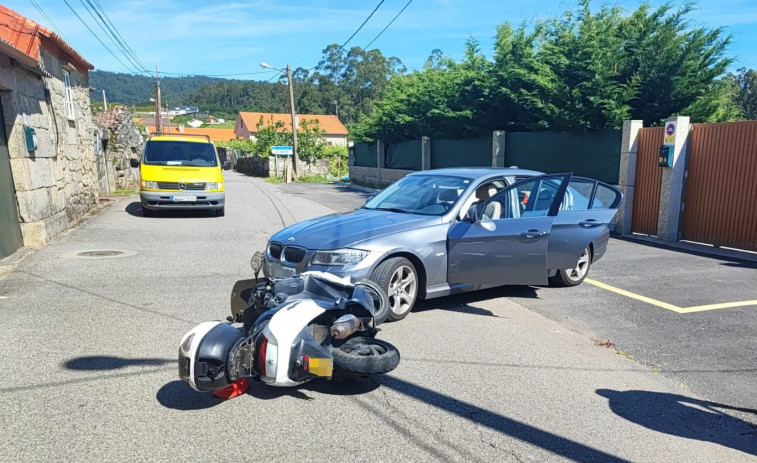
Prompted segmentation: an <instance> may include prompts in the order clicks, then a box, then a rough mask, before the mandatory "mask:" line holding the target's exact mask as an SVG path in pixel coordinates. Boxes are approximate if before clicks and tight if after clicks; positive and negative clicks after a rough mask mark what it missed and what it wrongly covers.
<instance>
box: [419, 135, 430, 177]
mask: <svg viewBox="0 0 757 463" xmlns="http://www.w3.org/2000/svg"><path fill="white" fill-rule="evenodd" d="M429 169H431V139H430V138H428V137H421V170H429Z"/></svg>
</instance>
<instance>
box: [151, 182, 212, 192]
mask: <svg viewBox="0 0 757 463" xmlns="http://www.w3.org/2000/svg"><path fill="white" fill-rule="evenodd" d="M158 189H160V190H186V191H204V190H205V183H183V182H158Z"/></svg>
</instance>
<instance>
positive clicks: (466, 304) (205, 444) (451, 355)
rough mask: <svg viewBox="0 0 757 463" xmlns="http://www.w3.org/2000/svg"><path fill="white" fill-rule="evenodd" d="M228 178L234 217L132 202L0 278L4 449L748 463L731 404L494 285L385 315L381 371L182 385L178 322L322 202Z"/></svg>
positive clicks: (49, 454)
mask: <svg viewBox="0 0 757 463" xmlns="http://www.w3.org/2000/svg"><path fill="white" fill-rule="evenodd" d="M226 183H227V188H228V190H227V206H226V207H227V214H226V217H222V218H212V217H207V216H204V214H199V213H192V214H184V213H172V214H168V215H166V216H163V217H158V218H153V219H147V218H144V217H142V216H141V214H140V210H139V205H138V202H137V199H136V198H128V199H125V200H123V201H121V202H118V203H116V204H113V205H111V206H110V207H109V208H108V209H106V210H105V211H103V212H102V213H100V214H99V215H97V216H96V217H94V218H92V219H91V220H90V221H89V222H87V223H86V224H84V225H83V226H82V227H80V228H78V229H76V230H73V231H71V232H70V233H68V234H67V235H65V236H63V237H61V238H59V239H56V240H55V241H54V242H53V243H51V244H50V245H48V246H46V247H45V248H43V249H40V250H37V251H36V252H34V253H32V254H31V255H29V256H28V257H27V258H26V259H24V260H23V261H22V262H21V263H20V264H19V265H18V267H17V268H16V269H15V270H14V271H13V272H11V273H10V274H7V275H6V276H5V277H4V278H3V279H2V280H0V325H1V326H2V327H3V333H2V336H0V350H1V351H2V352H3V355H2V357H0V368H1V369H2V370H3V371H5V372H6V379H5V381H4V383H3V385H2V386H1V387H0V407H2V410H3V413H2V414H0V430H2V435H3V436H4V439H2V440H1V441H0V455H2V456H3V458H2V459H3V460H4V461H50V460H55V461H71V460H73V461H103V460H109V461H137V460H138V461H188V460H197V459H207V460H211V461H232V460H233V461H239V460H244V461H261V460H270V461H292V460H306V461H335V460H336V461H365V460H368V459H370V460H374V461H398V460H407V461H440V460H441V461H466V462H468V461H498V462H499V461H570V460H572V461H602V462H607V461H681V462H691V461H754V457H755V455H757V445H756V444H755V440H756V439H755V435H754V434H753V433H754V429H753V428H752V427H751V426H749V424H748V423H747V422H746V421H744V419H743V418H742V417H741V416H740V415H738V414H735V411H734V410H732V407H731V405H732V404H728V403H724V404H720V403H713V402H709V401H707V400H704V399H703V398H702V397H700V396H699V395H697V394H696V393H693V392H691V391H690V390H688V389H687V388H686V387H682V386H681V385H680V384H679V383H678V381H675V380H671V379H668V378H667V377H666V376H665V375H664V374H659V373H657V372H655V371H654V370H653V369H652V368H649V367H647V366H645V365H642V364H640V363H638V362H635V361H633V360H631V359H629V358H628V357H626V356H622V355H618V354H617V353H616V352H615V350H614V349H608V348H605V347H602V346H598V345H596V343H595V342H594V341H593V340H592V339H591V337H590V336H586V335H585V334H583V333H579V332H576V331H575V330H573V329H571V326H570V325H566V324H565V323H563V322H558V321H556V320H553V319H551V318H549V317H546V316H544V315H542V314H541V313H538V311H541V310H544V311H545V313H546V309H537V310H538V311H534V310H530V309H528V308H526V307H524V305H522V304H521V302H522V301H523V300H525V299H531V298H522V299H517V298H516V295H512V294H510V295H509V296H510V297H503V294H500V293H497V292H483V293H478V294H474V295H464V296H457V297H454V298H446V299H439V300H436V301H433V303H431V302H429V303H426V304H424V305H423V306H422V307H419V308H418V309H417V310H416V311H415V312H414V313H413V314H411V315H410V316H409V317H408V318H407V319H406V320H404V321H402V322H399V323H392V324H386V325H383V331H382V332H381V337H382V338H383V339H386V340H387V341H389V342H392V343H394V344H395V345H396V346H397V347H398V348H399V350H400V352H401V354H402V361H401V363H400V366H399V367H398V368H397V370H395V371H394V372H392V373H391V374H390V375H386V376H383V377H380V378H377V379H375V380H373V381H366V382H360V381H345V382H336V381H334V382H326V381H322V382H320V383H316V382H314V383H310V384H308V385H305V386H304V387H300V388H296V389H276V388H269V387H266V386H263V385H261V384H259V383H254V384H253V386H252V388H251V390H250V393H249V394H246V395H244V396H242V397H239V398H237V399H233V400H231V401H226V402H224V401H221V400H218V399H216V398H214V397H213V396H212V395H209V394H200V393H195V392H193V391H191V390H190V389H189V388H188V387H187V386H186V385H185V384H183V383H181V382H180V381H178V380H177V367H176V352H177V345H178V341H179V339H180V338H181V335H182V334H183V333H185V332H186V331H187V330H189V329H190V328H191V327H192V326H194V325H195V324H197V323H200V322H202V321H206V320H212V319H223V318H225V317H226V315H227V314H228V313H229V297H230V292H231V288H232V287H233V285H234V284H235V282H236V281H238V280H241V279H246V278H250V277H251V271H250V270H249V267H248V261H249V257H250V255H251V254H252V253H253V252H254V251H256V250H259V249H262V248H263V246H264V244H265V242H266V240H267V238H268V236H269V235H270V234H271V233H273V232H275V231H276V230H278V229H279V228H281V227H282V225H287V224H290V223H293V222H294V221H297V220H302V219H305V218H308V217H312V216H317V215H321V214H324V213H328V212H331V211H332V210H333V209H332V208H330V207H327V206H325V205H324V204H328V202H329V201H331V200H323V199H321V200H320V201H319V200H318V199H317V198H316V196H317V195H316V193H315V192H316V191H317V190H313V191H314V193H313V194H312V195H298V194H291V192H288V191H287V188H286V187H287V186H277V185H270V184H267V183H265V182H262V181H261V180H259V179H252V178H249V177H245V176H242V175H240V174H237V173H233V172H231V173H226ZM298 188H299V186H298ZM316 188H322V187H316ZM344 196H345V198H346V197H347V196H349V195H347V194H344ZM350 197H351V198H352V199H351V200H350V201H356V200H357V199H356V198H357V197H356V196H350ZM345 201H346V200H345ZM360 202H362V201H360ZM612 252H613V248H611V249H610V254H609V255H608V259H609V257H610V256H611V255H612ZM81 253H89V254H85V255H81ZM119 253H120V254H119ZM597 268H598V269H601V267H600V266H599V265H598V266H597ZM594 276H595V277H596V278H597V279H600V278H602V277H603V275H602V274H601V273H600V272H599V271H598V272H597V273H596V274H595V275H594ZM533 291H534V292H536V293H537V294H538V295H539V300H542V299H543V300H547V293H546V292H544V290H541V289H535V290H533ZM577 291H591V292H590V293H587V294H589V296H590V297H592V298H597V299H587V300H584V305H585V306H588V305H603V304H604V303H605V301H606V300H607V299H605V298H606V297H608V296H607V294H606V293H609V291H606V290H602V289H601V288H597V287H594V286H589V285H585V286H582V287H580V288H578V289H577ZM595 291H596V292H595ZM542 294H544V295H545V296H544V297H542V296H541V295H542ZM610 294H615V293H610ZM518 297H520V296H518ZM548 297H552V296H548ZM610 297H615V296H610ZM516 299H517V300H516ZM680 303H681V304H683V303H684V302H680ZM576 312H580V311H578V310H577V311H576ZM576 319H578V318H576ZM618 342H620V341H618Z"/></svg>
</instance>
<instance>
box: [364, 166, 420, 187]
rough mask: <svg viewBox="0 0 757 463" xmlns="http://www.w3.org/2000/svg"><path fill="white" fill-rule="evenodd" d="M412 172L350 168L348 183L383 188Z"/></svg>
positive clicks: (374, 168)
mask: <svg viewBox="0 0 757 463" xmlns="http://www.w3.org/2000/svg"><path fill="white" fill-rule="evenodd" d="M413 172H415V171H414V170H405V169H386V168H382V169H378V168H376V167H362V166H350V181H351V182H353V183H355V184H357V185H363V186H368V187H371V188H384V187H386V186H388V185H391V184H392V183H394V182H396V181H397V180H399V179H401V178H402V177H404V176H406V175H408V174H412V173H413Z"/></svg>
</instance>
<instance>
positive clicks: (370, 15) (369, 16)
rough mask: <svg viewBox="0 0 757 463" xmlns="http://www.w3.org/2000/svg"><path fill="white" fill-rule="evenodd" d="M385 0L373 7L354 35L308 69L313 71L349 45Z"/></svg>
mask: <svg viewBox="0 0 757 463" xmlns="http://www.w3.org/2000/svg"><path fill="white" fill-rule="evenodd" d="M384 1H385V0H381V1H380V2H379V3H378V5H376V8H374V9H373V11H371V14H369V15H368V17H367V18H365V21H363V23H362V24H361V25H360V27H358V28H357V29H356V30H355V32H353V33H352V35H351V36H350V38H348V39H347V40H345V41H344V43H343V44H341V45H339V48H337V49H336V50H334V51H333V52H332V53H331V54H329V56H328V57H327V58H326V59H323V60H321V61H320V62H319V63H318V64H316V65H315V66H313V67H312V68H310V69H308V71H312V70H313V69H315V68H317V67H318V66H319V65H320V64H321V63H322V62H324V61H327V60H328V59H330V58H331V57H332V56H334V55H335V54H337V53H339V52H340V51H342V50H343V49H344V46H345V45H347V44H348V43H350V40H352V38H353V37H355V36H356V35H357V33H358V32H360V29H362V28H363V26H365V24H366V23H367V22H368V20H369V19H371V17H372V16H373V14H374V13H376V11H377V10H378V9H379V7H380V6H381V4H382V3H384Z"/></svg>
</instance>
